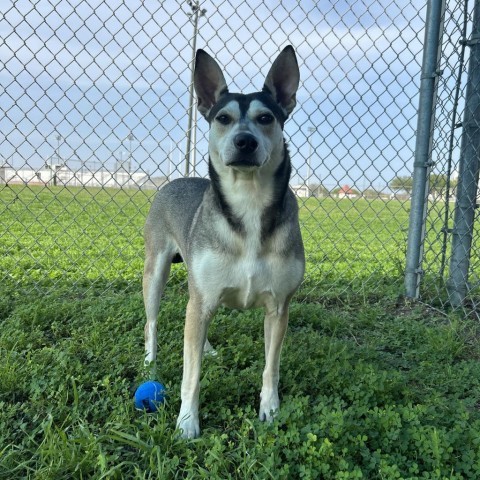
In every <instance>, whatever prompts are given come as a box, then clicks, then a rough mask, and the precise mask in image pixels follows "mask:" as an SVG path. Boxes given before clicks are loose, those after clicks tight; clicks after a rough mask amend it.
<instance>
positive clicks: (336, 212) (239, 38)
mask: <svg viewBox="0 0 480 480" xmlns="http://www.w3.org/2000/svg"><path fill="white" fill-rule="evenodd" d="M466 1H467V0H465V1H455V0H448V2H447V3H448V6H447V10H446V11H447V13H446V16H445V18H446V19H447V22H446V23H445V32H446V35H445V45H444V49H443V57H442V59H443V60H442V61H443V63H444V64H445V65H443V66H442V68H443V69H444V72H445V73H444V75H443V76H442V77H441V81H440V82H441V84H440V90H441V93H440V94H439V97H438V98H439V103H438V108H439V112H438V114H437V123H436V126H435V146H434V152H435V162H436V167H435V170H434V173H435V175H437V177H438V181H440V180H441V178H442V175H447V176H448V178H450V179H451V181H450V184H449V187H448V188H449V190H448V192H446V191H445V190H438V189H437V188H436V187H435V185H436V181H437V180H436V179H437V177H433V176H432V177H431V178H432V179H433V181H432V182H431V197H430V202H429V214H428V226H427V230H428V234H427V235H426V238H425V242H424V251H425V264H424V269H425V271H428V272H430V273H431V275H430V273H429V274H428V275H427V276H426V277H425V278H424V283H423V286H424V287H423V286H422V288H425V290H428V292H429V293H428V295H427V294H426V298H428V301H430V302H435V301H437V302H438V301H439V299H443V298H444V295H443V292H442V291H441V289H440V288H439V287H438V285H439V281H438V279H442V278H444V275H445V274H446V272H447V271H448V268H447V267H446V260H441V259H442V258H443V257H442V255H444V256H445V258H447V257H448V255H449V252H450V247H448V246H447V247H445V246H444V245H445V238H446V237H445V236H446V235H447V236H448V230H449V228H450V223H449V222H450V219H451V218H452V212H453V204H452V202H450V201H448V200H449V199H451V196H452V192H453V191H454V190H455V183H454V180H455V175H454V173H455V172H457V169H456V166H455V165H456V164H455V161H456V160H453V159H451V158H450V157H449V154H448V152H450V151H452V148H450V147H449V146H448V145H449V142H450V140H452V141H453V144H454V145H453V152H454V153H455V154H456V152H457V151H458V149H459V148H460V147H459V146H458V141H459V140H458V138H459V132H458V130H452V128H453V127H455V126H456V125H457V123H458V118H460V117H459V116H460V115H461V113H462V110H463V105H464V103H462V101H461V99H463V98H464V95H465V92H464V90H463V87H461V88H460V90H458V87H457V85H458V84H459V83H458V81H457V79H459V76H458V75H459V72H463V70H464V68H465V65H466V57H465V58H464V56H463V53H462V55H459V51H462V48H459V42H460V41H461V39H465V38H466V35H465V31H464V28H465V25H466V24H470V23H471V17H470V14H465V12H466V11H467V5H466ZM426 10H427V9H426V7H425V6H424V5H422V2H414V1H413V0H394V1H391V0H372V1H368V2H345V1H343V0H332V1H328V2H313V1H305V2H304V1H302V2H300V1H298V2H273V3H272V2H268V1H265V0H251V1H249V2H244V3H241V5H240V6H237V4H235V3H234V2H227V1H225V2H212V1H207V0H205V1H201V2H198V1H197V0H193V1H172V2H140V1H131V2H124V1H120V0H111V1H109V2H105V1H102V0H59V1H56V2H51V1H46V0H39V1H37V2H30V1H26V0H23V1H22V0H20V1H15V2H10V1H7V2H3V3H2V4H1V5H0V12H1V17H0V35H1V43H0V62H1V69H0V85H1V87H2V88H1V90H0V109H1V112H2V115H1V116H0V218H1V219H2V227H3V228H2V231H1V232H0V244H1V245H2V250H3V255H2V261H1V271H0V277H1V281H2V282H3V283H9V284H12V285H14V286H16V287H17V288H19V289H22V290H29V289H39V290H41V291H45V292H46V293H48V292H50V291H52V290H54V289H58V288H59V287H61V286H67V287H68V288H71V287H72V286H74V287H75V286H77V287H79V286H82V287H85V288H87V289H89V288H98V289H99V291H103V290H104V289H107V288H112V287H113V288H122V289H124V288H129V286H131V285H134V288H136V289H137V288H138V282H139V280H140V278H141V272H142V268H143V246H142V238H141V230H142V226H143V221H144V218H145V216H146V213H147V211H148V207H149V205H150V203H151V199H152V195H154V193H155V191H156V189H158V188H159V187H161V186H162V185H163V184H164V183H165V182H168V181H170V180H171V179H173V178H177V177H180V176H183V175H185V174H186V173H187V172H188V174H189V175H195V176H202V177H203V176H206V175H207V161H208V158H207V148H208V147H207V125H206V122H204V120H203V119H198V123H197V116H196V113H195V109H190V104H191V97H190V95H189V92H190V87H191V66H192V57H193V53H194V51H195V48H196V47H197V48H204V49H205V50H207V51H208V52H209V53H210V54H211V55H213V56H215V57H216V58H217V60H218V62H219V64H220V65H222V66H224V69H225V76H226V78H227V81H229V82H230V83H229V85H230V90H231V91H243V92H248V91H254V90H258V89H260V88H261V86H262V85H263V80H264V76H265V75H266V73H267V71H268V68H269V66H270V64H271V62H272V60H273V58H274V57H275V56H276V55H277V54H278V52H279V51H280V50H281V49H282V48H283V47H284V46H285V45H287V44H292V45H293V46H294V48H295V50H296V53H297V56H298V60H299V64H300V70H301V79H302V83H301V87H300V90H299V92H298V95H297V107H296V110H295V111H294V113H293V115H292V118H290V119H289V121H288V122H287V124H286V127H285V135H286V138H287V140H288V142H289V144H290V151H291V156H292V162H293V174H292V178H291V187H292V189H293V190H294V191H295V193H296V194H297V196H298V198H299V203H300V205H301V222H302V229H303V235H304V241H305V245H306V253H307V265H308V266H307V273H306V278H305V282H304V286H303V289H302V291H301V293H300V296H301V298H304V299H308V298H313V299H318V298H321V297H323V298H327V297H328V298H335V299H338V298H340V297H343V296H346V297H348V296H349V295H350V293H349V292H357V293H358V292H360V293H361V294H362V295H373V296H375V295H379V294H384V293H385V292H386V291H389V292H390V291H391V292H401V291H403V275H404V271H405V255H406V243H407V229H408V221H409V219H408V215H409V209H410V195H411V191H412V165H413V159H414V150H415V140H416V136H415V132H416V128H417V113H418V102H419V87H420V81H421V78H420V77H421V63H422V52H423V47H424V45H423V43H424V36H425V18H426ZM465 15H466V16H467V20H465ZM465 22H466V23H465ZM469 22H470V23H469ZM460 45H461V43H460ZM467 56H468V55H467ZM463 78H464V77H463V76H462V79H463ZM462 81H463V80H462ZM462 85H463V83H462ZM456 89H457V90H456ZM455 92H457V93H458V101H457V100H454V99H455V98H456V96H455ZM190 126H191V128H190ZM189 128H190V130H189ZM452 131H454V134H453V136H452V135H451V134H450V132H452ZM186 159H187V160H188V161H187V160H186ZM442 181H443V180H442ZM445 222H447V223H445ZM476 237H477V238H478V235H477V236H476ZM442 242H443V243H442ZM473 248H474V249H477V250H478V241H477V239H476V243H475V242H474V247H473ZM475 258H477V259H478V254H477V256H476V257H475ZM476 262H477V260H475V261H474V262H472V265H471V267H470V268H471V269H472V270H471V272H472V276H473V282H474V283H475V282H477V285H478V273H477V276H475V275H476V274H475V272H478V271H479V270H478V267H479V266H478V265H477V264H476ZM175 272H176V277H177V278H179V279H182V278H184V271H183V270H182V268H181V267H179V268H178V269H176V270H175ZM430 276H431V280H430ZM427 279H428V281H427Z"/></svg>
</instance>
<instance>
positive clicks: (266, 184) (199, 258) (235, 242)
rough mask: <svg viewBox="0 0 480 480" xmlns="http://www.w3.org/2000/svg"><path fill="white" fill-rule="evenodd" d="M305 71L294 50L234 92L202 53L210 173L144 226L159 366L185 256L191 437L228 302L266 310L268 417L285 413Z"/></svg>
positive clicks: (299, 249)
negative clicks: (296, 129)
mask: <svg viewBox="0 0 480 480" xmlns="http://www.w3.org/2000/svg"><path fill="white" fill-rule="evenodd" d="M299 80H300V74H299V69H298V64H297V59H296V56H295V51H294V49H293V48H292V47H291V46H288V47H286V48H285V49H284V50H283V51H282V52H281V53H280V54H279V55H278V57H277V58H276V60H275V61H274V63H273V64H272V66H271V68H270V71H269V72H268V75H267V76H266V79H265V83H264V86H263V89H262V91H260V92H256V93H250V94H240V93H230V92H229V91H228V88H227V84H226V82H225V78H224V76H223V73H222V70H221V68H220V67H219V65H218V64H217V62H216V61H215V60H214V59H213V58H212V57H211V56H210V55H209V54H208V53H206V52H205V51H203V50H198V51H197V52H196V58H195V69H194V87H195V92H196V94H197V101H198V104H197V108H198V110H199V111H200V113H201V114H202V115H203V116H204V117H205V119H206V120H207V121H208V123H209V125H210V130H209V147H208V150H209V177H210V180H207V179H201V178H181V179H176V180H173V181H171V182H170V183H168V184H166V185H165V186H163V187H162V188H161V189H160V190H159V192H158V193H157V196H156V198H155V200H154V201H153V203H152V206H151V209H150V212H149V214H148V217H147V221H146V225H145V235H144V236H145V250H146V255H145V268H144V276H143V296H144V303H145V310H146V317H147V322H146V325H145V364H146V365H152V366H153V368H154V364H155V358H156V351H157V315H158V310H159V304H160V298H161V295H162V292H163V290H164V287H165V283H166V281H167V278H168V275H169V272H170V266H171V264H172V262H181V261H184V262H185V263H186V265H187V272H188V290H189V301H188V305H187V311H186V322H185V331H184V354H183V379H182V386H181V408H180V413H179V415H178V421H177V427H178V429H179V431H180V432H181V433H180V435H181V436H182V437H183V438H195V437H198V436H199V434H200V426H199V390H200V369H201V362H202V354H203V352H208V351H212V350H213V349H212V346H211V345H210V342H209V341H208V338H207V329H208V326H209V323H210V319H211V318H212V315H213V314H214V312H215V310H216V309H217V307H218V306H220V305H225V306H227V307H230V308H235V309H249V308H255V307H263V308H264V309H265V324H264V331H265V360H266V361H265V369H264V371H263V385H262V389H261V395H260V410H259V418H260V420H262V421H272V420H273V418H274V416H275V414H276V412H277V411H278V409H279V406H280V401H279V396H278V382H279V366H280V352H281V348H282V343H283V339H284V336H285V332H286V329H287V323H288V308H289V302H290V299H291V298H292V295H293V294H294V293H295V291H296V290H297V288H298V287H299V285H300V283H301V281H302V279H303V275H304V270H305V257H304V249H303V242H302V237H301V232H300V226H299V221H298V206H297V202H296V199H295V196H294V194H293V193H292V191H291V190H290V188H289V179H290V172H291V163H290V156H289V152H288V148H287V144H286V142H285V140H284V137H283V126H284V122H285V121H286V120H287V118H288V116H289V114H290V113H291V112H292V110H293V108H294V107H295V104H296V92H297V89H298V85H299Z"/></svg>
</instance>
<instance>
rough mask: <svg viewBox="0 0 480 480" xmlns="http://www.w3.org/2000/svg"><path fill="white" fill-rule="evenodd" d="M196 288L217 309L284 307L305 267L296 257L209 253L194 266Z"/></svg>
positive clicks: (203, 255) (196, 260)
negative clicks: (279, 305)
mask: <svg viewBox="0 0 480 480" xmlns="http://www.w3.org/2000/svg"><path fill="white" fill-rule="evenodd" d="M192 267H193V275H194V282H195V285H196V287H197V288H198V289H199V290H200V291H201V292H202V297H203V298H205V299H207V303H208V304H209V305H210V306H212V307H214V306H217V305H219V304H222V305H224V306H227V307H230V308H240V309H247V308H252V307H260V306H265V305H267V304H272V302H273V304H281V303H283V302H284V301H285V298H286V297H287V296H288V295H289V294H290V293H291V292H292V291H293V290H294V288H295V287H296V286H297V285H298V283H299V281H300V280H301V276H302V273H303V267H302V264H301V262H299V261H298V260H296V259H294V258H281V257H279V256H277V255H274V254H268V255H266V256H260V255H257V256H255V255H251V254H250V255H241V256H234V255H231V254H226V253H223V252H218V251H214V250H209V251H206V252H203V253H202V254H201V255H200V256H198V257H197V258H196V259H195V261H194V264H193V266H192Z"/></svg>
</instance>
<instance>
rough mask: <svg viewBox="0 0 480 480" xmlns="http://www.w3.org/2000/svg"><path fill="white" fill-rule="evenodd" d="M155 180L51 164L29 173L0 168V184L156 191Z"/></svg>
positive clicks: (146, 175) (130, 174) (123, 172)
mask: <svg viewBox="0 0 480 480" xmlns="http://www.w3.org/2000/svg"><path fill="white" fill-rule="evenodd" d="M159 183H160V184H161V183H164V182H161V181H160V182H159V179H150V177H149V175H148V174H146V173H141V172H134V173H128V172H126V171H117V172H110V171H108V170H95V171H91V170H88V169H85V170H75V171H74V170H71V169H70V168H68V167H67V166H59V165H53V166H52V168H42V169H39V170H33V169H28V168H21V169H16V168H13V167H10V166H3V167H2V166H0V184H23V185H49V186H53V185H59V186H67V187H100V188H152V189H154V188H157V187H158V186H159V185H158V184H159Z"/></svg>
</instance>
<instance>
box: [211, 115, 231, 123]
mask: <svg viewBox="0 0 480 480" xmlns="http://www.w3.org/2000/svg"><path fill="white" fill-rule="evenodd" d="M215 120H216V121H217V122H219V123H221V124H222V125H228V124H229V123H230V122H231V121H232V119H231V118H230V117H229V116H228V115H225V114H222V115H219V116H218V117H216V118H215Z"/></svg>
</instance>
